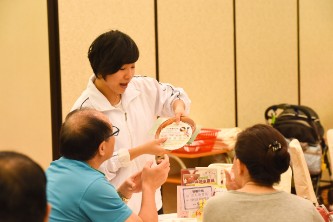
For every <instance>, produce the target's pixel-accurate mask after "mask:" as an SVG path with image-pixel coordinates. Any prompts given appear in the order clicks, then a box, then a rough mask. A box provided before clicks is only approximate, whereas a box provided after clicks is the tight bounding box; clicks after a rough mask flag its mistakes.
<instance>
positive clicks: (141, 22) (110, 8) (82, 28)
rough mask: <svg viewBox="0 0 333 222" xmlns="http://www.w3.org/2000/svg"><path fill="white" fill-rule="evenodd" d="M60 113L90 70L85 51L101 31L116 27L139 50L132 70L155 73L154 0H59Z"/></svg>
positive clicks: (74, 97)
mask: <svg viewBox="0 0 333 222" xmlns="http://www.w3.org/2000/svg"><path fill="white" fill-rule="evenodd" d="M58 2H59V23H60V24H59V29H60V30H59V32H60V55H61V56H60V57H61V73H62V74H61V78H62V79H61V82H62V83H61V84H62V102H63V117H65V115H66V114H67V113H68V111H69V110H70V108H71V107H72V105H73V103H74V102H75V100H76V99H77V97H78V96H79V95H80V94H81V92H82V91H83V90H84V89H85V87H86V85H87V82H88V78H89V76H90V75H92V74H93V72H92V70H91V68H90V64H89V60H88V58H87V52H88V48H89V46H90V44H91V43H92V41H93V40H94V39H95V38H96V37H97V36H98V35H100V34H102V33H103V32H106V31H109V30H111V29H118V30H120V31H122V32H124V33H126V34H128V35H129V36H131V37H132V38H133V40H134V41H135V42H136V43H137V45H138V47H139V50H140V58H139V61H138V62H137V64H136V73H137V74H142V75H147V76H153V77H155V36H154V4H153V3H154V2H153V1H136V0H99V1H91V0H80V1H77V0H59V1H58Z"/></svg>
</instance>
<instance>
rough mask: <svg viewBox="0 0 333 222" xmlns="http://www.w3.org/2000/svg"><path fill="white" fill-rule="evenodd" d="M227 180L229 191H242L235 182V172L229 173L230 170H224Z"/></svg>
mask: <svg viewBox="0 0 333 222" xmlns="http://www.w3.org/2000/svg"><path fill="white" fill-rule="evenodd" d="M224 173H225V178H226V187H227V190H238V189H240V186H238V185H237V183H236V181H235V177H234V175H233V172H232V170H231V172H229V171H228V170H224Z"/></svg>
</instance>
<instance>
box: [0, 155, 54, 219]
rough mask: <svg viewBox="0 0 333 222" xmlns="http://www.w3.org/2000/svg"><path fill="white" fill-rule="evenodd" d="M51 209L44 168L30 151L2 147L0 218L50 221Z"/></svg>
mask: <svg viewBox="0 0 333 222" xmlns="http://www.w3.org/2000/svg"><path fill="white" fill-rule="evenodd" d="M49 212H50V206H49V205H48V204H47V201H46V177H45V173H44V171H43V169H42V168H41V167H40V166H39V165H38V164H37V163H36V162H34V161H33V160H32V159H30V158H29V157H28V156H26V155H23V154H20V153H16V152H11V151H0V221H1V222H25V221H31V222H43V221H44V222H46V221H48V214H49Z"/></svg>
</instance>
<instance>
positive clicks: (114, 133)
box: [110, 126, 120, 137]
mask: <svg viewBox="0 0 333 222" xmlns="http://www.w3.org/2000/svg"><path fill="white" fill-rule="evenodd" d="M119 131H120V129H119V128H118V127H116V126H112V133H111V135H110V137H111V136H118V134H119Z"/></svg>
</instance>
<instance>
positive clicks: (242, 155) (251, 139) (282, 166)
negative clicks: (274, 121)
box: [235, 124, 290, 186]
mask: <svg viewBox="0 0 333 222" xmlns="http://www.w3.org/2000/svg"><path fill="white" fill-rule="evenodd" d="M279 144H280V145H279ZM273 146H279V147H280V148H279V149H277V150H275V151H274V149H273ZM235 155H236V158H238V159H239V160H240V161H241V162H242V163H244V164H245V165H246V167H247V169H248V171H249V174H250V176H251V178H252V180H253V181H254V182H256V183H258V184H260V185H264V186H271V185H273V184H274V183H278V182H280V179H281V174H282V173H283V172H285V171H287V169H288V167H289V165H290V155H289V152H288V143H287V141H286V139H285V138H284V137H283V136H282V134H281V133H280V132H278V131H277V130H276V129H274V128H273V127H271V126H269V125H265V124H256V125H254V126H252V127H249V128H247V129H245V130H244V131H243V132H241V133H239V134H238V136H237V140H236V145H235Z"/></svg>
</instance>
